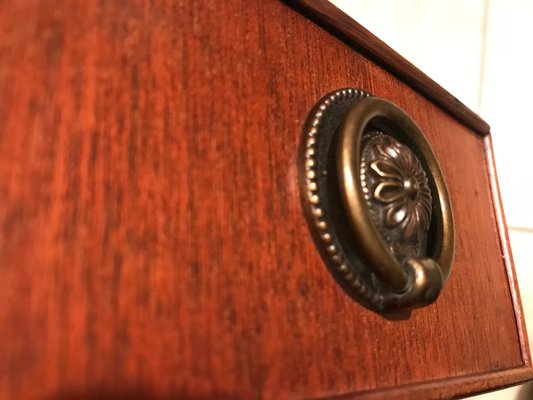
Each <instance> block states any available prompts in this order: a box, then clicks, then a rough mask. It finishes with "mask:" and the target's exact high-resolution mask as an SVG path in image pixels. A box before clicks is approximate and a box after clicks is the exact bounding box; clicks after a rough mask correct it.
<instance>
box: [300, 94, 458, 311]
mask: <svg viewBox="0 0 533 400" xmlns="http://www.w3.org/2000/svg"><path fill="white" fill-rule="evenodd" d="M304 134H305V137H304V141H303V144H302V157H301V167H300V172H301V174H300V175H301V182H302V188H303V190H302V192H303V199H304V208H305V210H306V214H307V216H308V221H309V224H310V227H311V230H312V232H313V235H314V237H315V240H316V242H317V244H318V246H319V248H320V250H321V253H322V256H323V258H324V259H325V261H326V263H327V265H328V266H329V267H330V270H331V271H332V273H333V274H334V276H335V277H336V278H337V280H338V281H339V283H341V285H342V286H343V287H344V289H345V290H346V291H347V292H348V293H349V294H350V295H352V297H354V298H355V299H356V300H358V301H359V302H361V303H362V304H364V305H366V306H367V307H369V308H372V309H375V310H378V311H385V310H391V309H395V308H407V307H414V306H422V305H426V304H429V303H431V302H433V301H434V300H435V299H436V298H437V296H438V295H439V293H440V290H441V288H442V285H443V283H444V282H445V281H446V279H447V277H448V275H449V274H450V269H451V265H452V259H453V248H454V229H453V218H452V210H451V205H450V200H449V197H448V193H447V191H446V186H445V183H444V179H443V177H442V173H441V171H440V168H439V166H438V163H437V160H436V159H435V156H434V154H433V152H432V150H431V148H430V146H429V144H428V142H427V141H426V139H425V137H424V135H423V134H422V132H421V131H420V129H419V128H418V127H417V125H416V124H415V122H414V121H413V120H412V119H411V118H410V117H409V116H408V115H407V114H406V113H405V112H404V111H403V110H402V109H401V108H399V107H398V106H396V105H394V104H393V103H391V102H388V101H386V100H383V99H380V98H377V97H373V96H371V95H370V94H368V93H366V92H364V91H361V90H357V89H343V90H338V91H335V92H333V93H330V94H328V95H327V96H325V97H324V98H323V99H321V100H320V101H319V102H318V104H317V105H316V106H315V107H314V109H313V110H312V112H311V114H310V117H309V119H308V121H307V123H306V126H305V131H304Z"/></svg>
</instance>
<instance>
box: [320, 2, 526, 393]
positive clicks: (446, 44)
mask: <svg viewBox="0 0 533 400" xmlns="http://www.w3.org/2000/svg"><path fill="white" fill-rule="evenodd" d="M330 1H331V2H332V3H334V4H335V5H337V7H339V8H341V9H342V10H344V11H345V12H346V13H347V14H349V15H351V16H352V17H353V18H354V19H355V20H356V21H357V22H359V23H360V24H362V25H363V26H365V27H366V28H367V29H368V30H370V31H371V32H372V33H374V34H375V35H376V36H378V37H379V38H380V39H382V40H383V41H384V42H385V43H387V44H388V45H389V46H391V47H392V48H393V49H395V50H396V51H398V52H399V53H400V54H402V55H403V56H404V57H405V58H407V59H408V60H409V61H411V62H412V63H413V64H415V65H416V66H417V67H418V68H420V69H421V70H422V71H424V72H425V73H426V74H427V75H429V76H430V77H431V78H433V79H434V80H435V81H437V82H438V83H440V84H441V85H442V86H443V87H444V88H446V89H447V90H448V91H450V92H451V93H452V94H454V95H455V96H456V97H457V98H459V99H460V100H461V101H462V102H463V103H465V104H466V105H467V106H468V107H470V108H471V109H472V110H474V111H476V112H478V113H479V114H480V115H481V116H482V117H483V118H484V119H485V120H486V121H487V122H488V123H489V124H490V125H491V127H492V134H493V142H494V147H495V155H496V163H497V168H498V174H499V180H500V186H501V192H502V198H503V203H504V209H505V213H506V216H507V223H508V227H509V232H510V239H511V246H512V249H513V254H514V260H515V268H516V271H517V275H518V282H519V286H520V291H521V296H522V303H523V306H524V315H525V319H526V325H527V327H528V331H529V337H530V338H531V339H530V342H532V343H533V270H532V269H531V267H530V266H531V265H532V264H533V164H530V163H529V161H530V160H531V159H533V124H532V123H530V119H531V117H533V101H532V96H533V78H532V77H533V46H532V45H531V41H532V40H533V1H531V0H448V1H440V0H403V1H397V0H379V1H377V0H330ZM471 399H472V400H532V399H533V383H531V384H527V385H522V386H517V387H514V388H509V389H506V390H500V391H496V392H492V393H488V394H484V395H480V396H475V397H472V398H471Z"/></svg>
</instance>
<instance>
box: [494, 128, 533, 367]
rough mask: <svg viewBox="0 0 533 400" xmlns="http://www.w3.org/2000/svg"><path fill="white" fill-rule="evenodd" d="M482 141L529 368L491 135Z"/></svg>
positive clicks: (520, 335) (508, 275)
mask: <svg viewBox="0 0 533 400" xmlns="http://www.w3.org/2000/svg"><path fill="white" fill-rule="evenodd" d="M484 142H485V143H484V144H485V157H486V161H487V168H488V172H489V177H490V185H491V191H492V199H493V202H494V213H495V215H496V221H497V223H498V233H499V235H500V243H501V247H502V253H503V259H504V262H505V268H506V269H507V277H508V279H509V285H510V288H511V297H512V299H513V307H514V312H515V317H516V320H517V322H518V323H517V327H518V337H519V339H520V347H521V348H522V362H523V363H524V365H526V366H528V367H530V368H531V355H530V353H529V343H528V339H527V332H526V329H525V326H526V324H525V321H524V313H523V310H522V303H521V302H520V291H519V288H518V281H517V279H516V271H515V269H514V263H513V254H512V252H511V244H510V241H509V234H508V232H507V225H506V222H505V214H504V212H503V204H502V198H501V196H500V188H499V185H498V175H497V173H496V160H495V158H494V150H493V147H492V138H491V135H487V136H485V138H484Z"/></svg>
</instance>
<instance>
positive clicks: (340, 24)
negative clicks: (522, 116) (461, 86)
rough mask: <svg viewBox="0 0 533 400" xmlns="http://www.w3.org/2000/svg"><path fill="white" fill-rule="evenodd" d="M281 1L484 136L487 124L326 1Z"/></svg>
mask: <svg viewBox="0 0 533 400" xmlns="http://www.w3.org/2000/svg"><path fill="white" fill-rule="evenodd" d="M284 1H285V2H286V3H288V4H290V5H292V6H294V7H295V8H296V9H298V10H300V11H301V12H302V13H303V14H304V15H305V16H307V17H308V18H310V19H312V20H313V21H315V22H316V23H317V24H319V25H320V26H322V27H324V28H325V29H328V30H329V31H330V32H332V33H333V34H334V35H336V36H337V37H339V38H341V39H342V40H344V41H345V42H346V43H347V44H348V45H349V46H351V47H353V48H354V49H356V50H357V51H359V52H360V53H361V54H364V55H366V56H367V57H368V58H369V59H371V60H373V61H374V62H376V63H377V64H378V65H381V66H383V67H384V68H385V69H387V70H388V71H390V72H391V73H392V74H393V75H395V76H397V77H398V78H400V79H401V80H403V81H404V82H406V83H407V84H409V85H410V86H411V87H413V88H414V89H416V90H418V91H419V92H420V93H421V94H423V95H424V96H426V97H427V98H428V99H430V100H431V101H433V102H434V103H435V104H437V105H439V106H440V107H441V108H442V109H443V110H446V111H447V112H448V113H450V115H452V116H453V117H455V118H457V119H458V120H459V121H461V122H462V123H463V124H465V125H466V126H468V127H469V128H471V129H473V130H474V131H476V132H477V133H479V134H481V135H486V134H488V133H489V132H490V127H489V125H488V124H487V123H486V122H485V121H483V120H482V119H481V118H480V117H479V116H478V115H477V114H476V113H474V112H473V111H472V110H470V109H469V108H468V107H466V106H465V105H464V104H463V103H461V101H460V100H459V99H457V98H456V97H455V96H453V95H451V94H450V93H449V92H448V91H446V89H444V88H443V87H442V86H440V85H439V84H438V83H436V82H435V81H433V80H432V79H430V78H429V77H428V76H427V75H425V74H424V73H423V72H422V71H420V70H419V69H418V68H417V67H415V66H414V65H413V64H411V63H410V62H409V61H407V60H406V59H405V58H403V57H402V56H401V55H399V54H398V53H397V52H396V51H394V50H393V49H392V48H390V47H389V46H387V44H385V43H384V42H382V41H381V40H379V39H378V38H377V37H376V36H374V35H373V34H372V33H370V32H369V31H367V30H366V29H365V28H364V27H363V26H361V25H360V24H358V23H357V22H356V21H354V20H353V19H352V18H351V17H350V16H348V15H347V14H345V13H344V12H343V11H341V10H340V9H338V8H337V7H335V6H334V5H333V4H332V3H330V2H329V1H328V0H284Z"/></svg>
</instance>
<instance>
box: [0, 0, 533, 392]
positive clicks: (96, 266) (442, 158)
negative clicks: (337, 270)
mask: <svg viewBox="0 0 533 400" xmlns="http://www.w3.org/2000/svg"><path fill="white" fill-rule="evenodd" d="M1 10H2V11H1V13H0V27H1V29H0V46H1V49H0V52H1V54H2V58H1V60H0V98H1V99H2V102H1V103H0V135H1V136H0V193H1V203H0V349H1V351H0V398H1V399H81V398H88V397H90V396H92V397H93V398H108V399H109V398H111V399H116V398H136V399H139V398H147V399H175V398H180V399H203V398H216V399H224V398H227V399H234V398H242V399H252V398H264V399H284V398H327V397H334V396H340V395H343V396H348V397H353V396H355V395H357V394H362V395H365V392H368V393H372V396H385V395H386V394H387V393H389V392H388V391H389V390H393V392H394V390H396V392H394V393H396V394H395V395H394V396H398V397H399V398H401V396H406V393H411V392H412V393H419V394H420V393H422V394H424V395H428V396H432V397H438V396H440V395H445V396H452V395H456V394H459V393H469V392H473V391H478V390H486V389H488V388H491V387H496V386H499V385H508V384H511V383H516V382H519V381H521V380H524V379H527V378H528V377H531V376H532V375H531V368H530V362H529V358H528V357H527V356H526V354H527V348H526V346H525V343H524V342H522V343H521V342H520V337H523V333H522V334H520V335H519V330H520V332H523V321H522V320H521V319H518V320H516V319H515V313H514V310H515V308H514V306H513V299H515V303H516V302H517V298H516V296H515V293H516V292H515V291H516V288H515V287H514V286H510V285H509V284H508V275H507V274H508V273H510V274H512V269H509V270H507V269H506V264H505V262H504V252H503V251H502V246H501V245H502V243H501V241H500V237H499V233H498V232H499V231H498V221H497V213H495V208H494V202H493V197H492V193H491V190H490V178H489V171H488V168H487V165H486V163H485V161H484V160H485V145H484V139H483V137H481V136H479V135H477V134H474V133H473V132H472V131H471V130H469V129H468V128H466V127H464V126H463V125H461V123H459V122H458V121H457V120H456V119H454V118H452V117H451V116H450V115H448V114H447V113H446V112H443V111H442V110H441V109H439V108H438V107H437V106H436V105H435V104H434V103H432V102H431V101H429V100H427V99H426V98H425V97H423V96H422V95H420V93H418V92H416V91H415V90H414V89H412V88H411V87H409V86H408V85H407V84H405V83H403V82H401V81H400V80H399V79H398V78H396V77H394V76H392V75H391V74H390V73H388V72H387V71H385V70H384V69H382V68H381V67H379V66H377V65H376V64H375V63H373V62H372V61H369V60H368V59H366V58H365V57H363V56H361V55H359V54H357V53H356V52H354V50H353V49H352V48H350V47H349V46H347V45H346V44H345V43H344V42H342V41H340V40H338V39H336V38H335V37H333V36H332V35H330V34H329V33H328V32H326V31H324V30H322V29H321V28H320V27H318V26H317V25H315V24H314V23H313V22H311V21H309V20H307V19H306V18H304V17H302V15H301V14H299V13H298V12H296V11H295V10H293V9H292V8H290V7H288V6H287V5H286V4H284V3H282V2H279V1H275V0H270V1H267V0H264V1H253V2H250V1H248V0H235V1H231V2H227V1H209V2H203V1H176V0H154V1H152V2H143V1H133V0H132V1H125V2H112V1H109V2H101V1H93V0H84V1H66V0H65V1H56V2H46V1H40V2H39V1H32V2H29V1H27V0H18V1H11V2H6V3H4V4H3V6H2V8H1ZM340 87H360V88H362V89H365V90H368V91H370V92H372V93H374V94H376V95H378V96H380V97H383V98H387V99H389V100H391V101H393V102H395V103H396V104H398V105H399V106H400V107H402V108H403V109H405V110H406V111H407V112H408V113H409V114H410V115H411V116H412V117H413V119H414V120H415V121H416V122H417V123H418V124H419V126H420V127H421V128H422V130H423V131H424V132H425V133H426V135H427V138H428V141H429V142H430V144H431V145H432V147H433V150H434V152H435V154H436V156H437V158H438V160H439V163H440V166H441V168H442V172H443V175H444V179H445V181H446V182H447V185H448V189H449V194H450V197H451V201H452V206H453V209H454V215H455V222H456V235H457V240H456V252H455V262H454V266H453V271H452V274H451V277H450V279H449V281H448V282H447V284H446V286H445V288H444V290H443V292H442V294H441V297H440V298H439V299H438V301H437V302H436V303H435V304H433V305H431V306H429V307H426V308H423V309H419V310H416V311H415V312H413V313H412V315H411V316H410V317H408V318H407V316H405V315H396V316H389V317H388V318H384V317H382V316H380V315H377V314H375V313H372V312H370V311H368V310H366V309H365V308H363V307H361V306H359V305H358V304H357V303H355V302H354V301H353V300H351V299H350V298H349V297H348V296H347V295H346V294H345V293H344V292H343V291H342V289H340V288H339V286H338V285H337V284H336V283H335V281H334V280H333V279H332V277H331V276H330V274H329V272H328V271H327V269H326V267H325V266H324V264H323V262H322V260H321V259H320V257H319V255H318V252H317V249H316V248H315V245H314V243H313V240H312V238H311V235H310V233H309V231H308V229H307V225H306V222H305V219H304V216H303V213H302V210H301V204H300V194H299V189H298V185H297V176H296V174H297V171H296V156H297V150H298V146H299V142H300V139H301V134H302V132H301V129H302V126H303V121H304V120H305V118H306V115H307V112H308V111H309V110H310V108H311V107H312V105H313V104H314V102H315V101H316V100H317V99H318V98H320V96H322V95H323V94H324V93H327V92H328V91H331V90H333V89H337V88H340ZM515 305H516V304H515ZM517 326H518V327H517ZM521 335H522V336H521ZM499 371H500V372H499ZM472 377H474V378H472ZM472 379H474V380H475V381H476V382H477V383H476V382H474V383H472ZM465 382H470V384H467V383H465ZM480 382H483V383H480ZM404 385H408V386H406V388H407V389H405V390H407V392H406V391H405V390H404V391H402V390H403V389H401V388H400V389H393V388H394V387H400V386H404ZM428 385H429V386H428ZM435 385H439V386H438V387H435ZM429 387H432V388H433V389H431V390H430V389H427V388H429ZM404 388H405V387H404ZM421 388H422V389H421ZM424 388H426V389H427V390H423V389H424ZM382 390H385V392H383V391H382ZM398 390H400V391H399V392H398ZM417 390H418V392H417ZM369 391H371V392H369ZM402 393H403V394H402ZM367 395H368V394H367ZM391 396H392V395H391ZM392 397H393V396H392ZM392 397H388V398H392ZM418 398H420V397H418Z"/></svg>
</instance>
